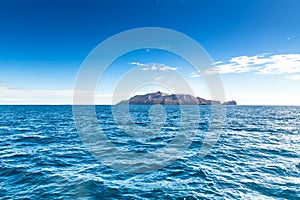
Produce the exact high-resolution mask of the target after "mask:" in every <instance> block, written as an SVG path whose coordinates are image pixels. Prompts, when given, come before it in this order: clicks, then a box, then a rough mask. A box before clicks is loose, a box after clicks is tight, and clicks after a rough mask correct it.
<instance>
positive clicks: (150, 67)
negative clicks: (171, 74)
mask: <svg viewBox="0 0 300 200" xmlns="http://www.w3.org/2000/svg"><path fill="white" fill-rule="evenodd" d="M129 64H131V65H136V66H138V67H141V68H140V70H142V71H176V70H177V68H176V67H170V66H168V65H165V64H160V63H147V64H145V63H139V62H131V63H129Z"/></svg>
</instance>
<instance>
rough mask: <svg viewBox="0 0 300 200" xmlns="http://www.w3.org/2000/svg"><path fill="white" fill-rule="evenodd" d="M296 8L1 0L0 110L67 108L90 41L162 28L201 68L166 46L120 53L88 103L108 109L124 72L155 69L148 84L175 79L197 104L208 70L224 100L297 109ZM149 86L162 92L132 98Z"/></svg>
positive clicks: (283, 4) (281, 3) (299, 36)
mask: <svg viewBox="0 0 300 200" xmlns="http://www.w3.org/2000/svg"><path fill="white" fill-rule="evenodd" d="M299 10H300V1H298V0H243V1H240V0H232V1H231V0H228V1H223V0H222V1H221V0H219V1H218V0H173V1H171V0H154V1H152V0H127V1H125V0H111V1H109V0H107V1H103V0H100V1H79V0H77V1H76V0H74V1H72V0H60V1H59V0H51V1H49V0H43V1H40V0H35V1H34V0H26V1H21V0H2V1H0V27H1V31H0V104H72V102H73V100H72V97H73V90H74V84H75V80H76V77H77V73H78V70H79V69H80V66H81V64H82V63H83V62H84V60H85V59H86V57H87V56H88V55H89V53H90V52H91V51H92V50H93V49H94V48H95V47H96V46H97V45H98V44H99V43H101V42H103V41H104V40H106V39H108V38H109V37H111V36H113V35H115V34H118V33H120V32H122V31H126V30H129V29H134V28H140V27H162V28H168V29H172V30H175V31H179V32H181V33H183V34H185V35H187V36H189V37H191V38H193V39H194V40H195V41H197V42H198V43H199V44H200V45H201V46H202V47H203V48H204V49H205V50H206V52H207V53H208V54H209V55H210V57H211V58H212V60H213V62H214V65H212V66H211V69H210V70H207V71H205V72H204V74H199V73H197V72H195V71H192V70H191V66H190V64H189V63H188V62H186V61H185V60H184V59H182V58H179V57H178V56H177V55H173V54H170V53H168V52H167V49H166V51H165V52H164V51H158V50H152V49H151V50H149V49H148V50H147V49H144V50H140V51H135V52H131V53H128V54H126V55H120V58H118V59H117V60H116V61H115V62H114V63H112V64H111V66H110V69H109V70H108V71H107V72H106V73H105V74H104V75H105V76H103V77H102V78H103V79H101V81H100V82H99V86H98V90H97V94H96V97H95V103H96V104H111V103H112V96H113V92H114V90H115V88H116V86H117V85H118V82H119V81H120V79H121V78H122V77H123V76H124V74H126V70H127V71H128V70H130V69H133V68H134V69H137V70H139V71H141V72H143V73H150V72H155V73H157V72H160V73H161V74H160V75H159V76H158V77H157V79H163V78H166V77H168V78H172V76H170V75H169V73H173V72H176V73H178V74H181V75H182V76H183V77H184V79H186V80H187V82H188V83H189V84H190V85H191V87H192V89H193V91H194V93H195V95H197V96H201V97H206V98H209V94H208V93H207V88H206V89H205V84H204V83H203V80H202V78H203V75H205V76H210V75H212V74H214V73H216V72H217V73H219V74H220V77H221V80H222V83H223V87H224V91H225V96H226V100H232V99H234V100H236V101H237V102H238V104H240V105H300V94H299V88H300V12H299ZM120 45H121V44H120ZM156 89H161V90H164V89H163V88H159V87H156V88H155V87H153V86H145V87H142V86H141V87H137V88H136V90H135V92H136V93H143V92H150V91H153V90H156ZM166 91H167V90H166ZM153 92H155V91H153Z"/></svg>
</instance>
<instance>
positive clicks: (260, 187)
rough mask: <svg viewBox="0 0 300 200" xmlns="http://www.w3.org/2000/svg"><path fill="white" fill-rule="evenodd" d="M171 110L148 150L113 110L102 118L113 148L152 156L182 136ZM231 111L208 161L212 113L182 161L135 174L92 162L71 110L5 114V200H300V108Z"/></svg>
mask: <svg viewBox="0 0 300 200" xmlns="http://www.w3.org/2000/svg"><path fill="white" fill-rule="evenodd" d="M149 108H150V106H131V108H130V109H131V114H132V118H133V119H134V121H135V124H137V125H139V126H145V125H147V123H149V115H148V114H149V113H148V111H149ZM164 108H165V109H166V113H167V114H168V119H167V121H166V124H164V126H163V128H162V130H161V133H160V134H155V135H154V136H153V137H152V138H150V139H148V140H146V141H144V142H143V141H137V140H135V139H134V137H132V136H129V135H128V134H126V133H124V132H122V131H120V129H118V126H117V125H116V123H115V121H114V118H113V116H112V110H111V106H96V111H97V118H98V121H99V125H100V126H101V128H102V130H103V131H104V132H105V134H106V136H107V137H108V138H109V139H110V140H111V141H112V142H113V143H114V144H116V145H117V146H123V147H126V148H128V149H130V150H132V151H144V152H150V151H155V150H157V149H159V148H162V147H164V146H166V145H168V143H169V142H170V140H172V138H173V137H174V136H175V135H176V131H178V126H179V125H178V120H179V119H180V112H179V111H178V106H177V107H176V106H164ZM226 108H227V109H226V119H225V123H224V125H223V127H224V128H223V130H222V133H221V135H220V138H219V141H218V142H217V144H216V145H215V146H214V147H213V148H212V149H211V151H210V153H209V155H207V156H205V157H204V158H202V157H200V156H199V154H198V152H199V149H200V148H201V145H202V141H203V139H204V137H205V133H206V131H207V130H208V126H209V120H210V114H209V113H210V109H211V107H210V106H199V112H200V123H199V128H198V132H197V134H196V136H195V138H194V140H193V143H192V144H191V146H190V147H189V148H188V149H187V150H186V152H185V153H184V155H183V157H182V158H180V159H178V160H176V161H175V162H173V163H172V164H170V165H169V166H167V167H164V168H162V169H159V170H155V171H152V172H148V173H140V174H134V173H128V172H124V171H119V170H115V169H113V168H110V167H107V166H105V165H103V164H102V163H101V160H97V159H96V158H95V157H93V155H92V154H91V153H90V152H89V151H88V149H87V148H86V147H85V145H84V144H83V142H82V141H81V140H80V137H79V135H78V133H77V130H76V126H75V122H74V119H73V115H72V106H0V199H44V198H45V199H300V107H296V106H227V107H226ZM197 109H198V108H197ZM119 126H130V124H119ZM127 128H128V127H127ZM129 128H130V127H129ZM216 131H220V130H216ZM111 159H116V158H114V157H113V156H112V157H111ZM133 167H134V166H133Z"/></svg>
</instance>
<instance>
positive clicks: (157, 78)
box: [155, 76, 165, 81]
mask: <svg viewBox="0 0 300 200" xmlns="http://www.w3.org/2000/svg"><path fill="white" fill-rule="evenodd" d="M163 78H165V76H159V77H156V78H155V80H156V81H158V80H160V79H163Z"/></svg>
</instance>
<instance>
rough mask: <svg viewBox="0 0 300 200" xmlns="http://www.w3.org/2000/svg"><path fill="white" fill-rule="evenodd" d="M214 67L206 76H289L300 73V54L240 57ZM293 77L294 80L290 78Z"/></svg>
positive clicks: (195, 75) (216, 63)
mask: <svg viewBox="0 0 300 200" xmlns="http://www.w3.org/2000/svg"><path fill="white" fill-rule="evenodd" d="M213 65H214V66H215V67H212V68H210V69H208V70H206V71H205V72H204V74H205V75H212V74H216V73H219V74H229V73H246V72H256V73H258V74H262V75H265V74H274V75H281V74H289V75H293V74H294V75H295V73H300V54H277V55H276V54H275V55H270V54H262V55H256V56H238V57H234V58H231V59H230V61H229V63H225V64H224V63H223V62H221V61H219V62H215V63H213ZM190 76H191V77H198V76H200V74H197V73H191V74H190ZM287 77H288V78H287V79H291V80H298V79H297V78H295V77H298V76H287ZM289 77H292V78H289Z"/></svg>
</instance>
